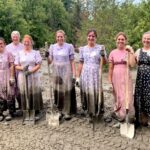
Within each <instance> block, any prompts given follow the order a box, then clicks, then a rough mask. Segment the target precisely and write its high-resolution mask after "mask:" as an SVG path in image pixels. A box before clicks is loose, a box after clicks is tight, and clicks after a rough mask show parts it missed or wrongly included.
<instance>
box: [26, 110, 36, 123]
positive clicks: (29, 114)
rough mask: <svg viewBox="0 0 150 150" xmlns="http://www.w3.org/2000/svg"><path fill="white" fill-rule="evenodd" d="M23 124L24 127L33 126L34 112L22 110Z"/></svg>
mask: <svg viewBox="0 0 150 150" xmlns="http://www.w3.org/2000/svg"><path fill="white" fill-rule="evenodd" d="M23 124H24V125H34V124H35V111H34V110H23Z"/></svg>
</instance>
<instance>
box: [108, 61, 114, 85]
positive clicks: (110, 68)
mask: <svg viewBox="0 0 150 150" xmlns="http://www.w3.org/2000/svg"><path fill="white" fill-rule="evenodd" d="M113 69H114V65H113V63H112V62H110V63H109V71H108V81H109V83H112V74H113Z"/></svg>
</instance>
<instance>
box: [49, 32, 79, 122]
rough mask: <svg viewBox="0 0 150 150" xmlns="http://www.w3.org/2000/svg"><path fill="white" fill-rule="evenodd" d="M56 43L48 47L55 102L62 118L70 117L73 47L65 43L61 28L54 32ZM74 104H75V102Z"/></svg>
mask: <svg viewBox="0 0 150 150" xmlns="http://www.w3.org/2000/svg"><path fill="white" fill-rule="evenodd" d="M56 41H57V43H55V44H52V45H51V46H50V48H49V63H51V62H53V63H52V70H53V81H54V98H55V104H56V106H57V107H58V109H59V110H60V111H61V113H62V114H63V115H64V119H66V120H67V119H70V117H71V116H70V113H71V101H73V99H71V98H72V97H71V94H72V88H73V83H72V80H73V77H75V66H74V48H73V45H72V44H68V43H65V33H64V31H63V30H58V31H57V32H56ZM75 105H76V104H75Z"/></svg>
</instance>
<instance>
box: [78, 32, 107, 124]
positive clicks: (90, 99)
mask: <svg viewBox="0 0 150 150" xmlns="http://www.w3.org/2000/svg"><path fill="white" fill-rule="evenodd" d="M96 38H97V33H96V31H95V30H89V31H88V33H87V45H86V46H83V47H80V48H79V52H80V63H79V66H78V74H77V77H78V78H77V79H76V84H78V82H79V83H80V89H81V103H82V109H83V110H84V111H85V112H87V113H88V114H89V116H90V121H92V120H91V119H92V117H93V116H95V115H96V113H97V106H98V97H99V86H100V84H99V82H100V81H99V75H100V74H99V71H100V61H101V49H102V45H98V44H96ZM104 55H105V57H104V62H106V51H105V52H104ZM79 77H80V78H79Z"/></svg>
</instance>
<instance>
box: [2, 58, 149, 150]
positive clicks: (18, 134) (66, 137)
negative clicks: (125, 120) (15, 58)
mask: <svg viewBox="0 0 150 150" xmlns="http://www.w3.org/2000/svg"><path fill="white" fill-rule="evenodd" d="M46 68H47V67H46V62H45V61H43V64H42V69H41V72H42V74H43V76H42V78H41V79H42V86H43V89H44V91H43V99H44V104H45V106H46V105H47V104H48V97H49V90H48V88H49V85H48V78H47V77H48V73H47V69H46ZM132 75H133V80H134V82H135V76H136V72H135V71H133V72H132ZM103 88H104V98H105V114H104V116H108V115H109V114H110V113H111V111H112V109H113V96H112V93H111V92H110V85H109V84H108V80H107V73H104V75H103ZM76 92H77V93H76V96H77V101H78V108H80V97H79V92H80V91H79V89H78V88H76ZM115 123H116V122H115V120H113V121H112V122H111V123H105V122H104V121H103V118H102V119H101V120H100V121H99V122H97V123H96V125H95V132H93V128H92V124H90V123H89V122H88V119H87V118H85V117H79V116H74V117H73V118H72V119H71V120H70V121H64V122H63V123H62V124H60V126H59V127H50V126H48V124H47V122H46V119H45V116H44V117H43V118H42V119H41V120H40V121H38V122H36V125H33V126H28V125H22V118H15V119H13V120H12V121H11V122H8V123H7V122H5V121H3V122H1V123H0V150H150V133H149V131H150V130H149V129H150V128H149V127H147V128H145V127H143V128H141V129H138V130H136V134H135V137H134V139H132V140H131V139H128V138H125V137H122V136H120V131H119V128H115V127H113V125H114V124H115Z"/></svg>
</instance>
